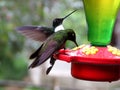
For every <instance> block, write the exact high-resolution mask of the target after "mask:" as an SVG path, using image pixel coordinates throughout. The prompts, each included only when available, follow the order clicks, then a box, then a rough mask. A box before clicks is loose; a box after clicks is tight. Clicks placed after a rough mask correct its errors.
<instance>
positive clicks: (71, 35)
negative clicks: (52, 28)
mask: <svg viewBox="0 0 120 90" xmlns="http://www.w3.org/2000/svg"><path fill="white" fill-rule="evenodd" d="M67 34H68V40H71V41H73V42H74V43H75V44H76V46H78V44H77V42H76V34H75V32H74V31H73V30H72V29H68V32H67Z"/></svg>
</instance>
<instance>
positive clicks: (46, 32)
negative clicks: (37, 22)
mask: <svg viewBox="0 0 120 90" xmlns="http://www.w3.org/2000/svg"><path fill="white" fill-rule="evenodd" d="M16 30H17V31H18V32H20V33H21V34H22V35H24V36H26V37H28V38H31V39H33V40H36V41H45V40H46V39H47V38H48V37H49V36H50V35H51V34H53V33H54V31H53V29H52V28H47V27H42V26H21V27H17V28H16Z"/></svg>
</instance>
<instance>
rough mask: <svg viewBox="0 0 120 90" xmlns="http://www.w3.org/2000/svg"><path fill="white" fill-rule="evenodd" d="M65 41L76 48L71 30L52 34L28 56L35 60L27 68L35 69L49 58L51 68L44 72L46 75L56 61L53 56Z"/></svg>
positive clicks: (63, 45) (74, 37) (74, 36)
mask: <svg viewBox="0 0 120 90" xmlns="http://www.w3.org/2000/svg"><path fill="white" fill-rule="evenodd" d="M67 40H71V41H73V42H74V43H75V44H76V46H78V44H77V42H76V35H75V32H74V31H73V30H72V29H66V30H60V31H57V32H55V33H53V34H52V35H51V36H50V37H48V38H47V39H46V40H45V42H43V44H42V45H41V46H40V48H39V49H38V50H37V51H36V52H35V53H33V54H32V55H31V56H30V58H35V60H34V61H33V62H32V64H31V65H30V66H29V68H34V67H37V66H39V65H41V64H43V63H44V62H45V61H46V60H47V59H48V58H51V60H50V64H51V67H49V68H48V69H47V72H46V74H48V73H49V72H50V70H51V69H52V67H53V65H54V63H55V61H56V59H55V58H54V57H53V54H55V53H58V51H59V50H60V49H62V48H64V47H65V42H66V41H67Z"/></svg>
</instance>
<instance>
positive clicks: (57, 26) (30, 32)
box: [16, 10, 76, 42]
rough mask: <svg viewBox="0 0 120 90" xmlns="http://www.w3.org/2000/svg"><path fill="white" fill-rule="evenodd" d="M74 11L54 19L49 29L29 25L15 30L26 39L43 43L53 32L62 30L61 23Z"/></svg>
mask: <svg viewBox="0 0 120 90" xmlns="http://www.w3.org/2000/svg"><path fill="white" fill-rule="evenodd" d="M75 11H76V10H74V11H72V12H71V13H69V14H68V15H66V16H65V17H63V18H55V19H54V20H53V22H52V27H51V28H50V27H44V26H33V25H29V26H21V27H17V28H16V30H17V31H18V32H20V33H21V34H22V35H24V36H26V37H28V38H31V39H33V40H36V41H40V42H43V41H45V40H46V39H47V38H48V37H49V36H50V35H52V34H53V33H54V32H57V31H59V30H64V27H63V25H62V23H63V21H64V20H65V19H66V18H67V17H68V16H70V15H71V14H72V13H74V12H75Z"/></svg>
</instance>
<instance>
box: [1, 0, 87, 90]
mask: <svg viewBox="0 0 120 90" xmlns="http://www.w3.org/2000/svg"><path fill="white" fill-rule="evenodd" d="M75 9H78V11H77V12H75V13H74V14H72V15H71V16H70V17H68V18H67V19H66V20H65V21H64V23H63V24H64V27H65V28H72V29H74V30H75V32H76V34H77V42H78V44H79V45H80V44H83V43H88V41H87V37H86V21H85V15H84V10H83V6H82V3H81V0H0V37H1V38H0V79H23V78H24V77H26V76H27V73H28V69H27V60H28V57H25V55H26V53H29V51H30V50H29V49H31V50H32V49H34V48H33V47H34V43H33V42H32V41H31V43H30V44H26V41H27V40H26V39H25V38H24V37H23V36H22V35H20V34H19V33H17V32H16V31H15V28H16V27H18V26H23V25H43V26H48V27H51V25H52V20H53V19H54V18H56V17H64V16H65V15H67V14H68V13H70V12H71V11H73V10H75ZM70 43H72V42H69V43H67V46H68V47H74V46H75V45H74V44H70ZM71 45H72V46H71ZM29 47H30V48H29ZM31 47H32V48H31ZM38 47H39V46H38ZM38 47H35V48H38ZM29 90H30V89H29ZM32 90H34V89H32ZM35 90H36V89H35Z"/></svg>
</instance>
